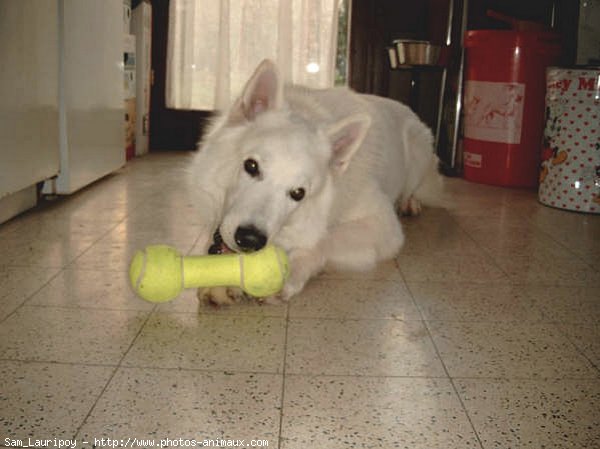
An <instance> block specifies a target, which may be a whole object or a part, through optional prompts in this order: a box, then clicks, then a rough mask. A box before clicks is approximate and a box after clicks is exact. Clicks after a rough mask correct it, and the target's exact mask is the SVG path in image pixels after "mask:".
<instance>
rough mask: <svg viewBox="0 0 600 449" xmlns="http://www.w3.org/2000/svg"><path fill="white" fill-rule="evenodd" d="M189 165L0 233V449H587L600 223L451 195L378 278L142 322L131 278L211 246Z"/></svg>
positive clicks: (123, 182)
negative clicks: (194, 443)
mask: <svg viewBox="0 0 600 449" xmlns="http://www.w3.org/2000/svg"><path fill="white" fill-rule="evenodd" d="M194 159H195V157H194V154H193V153H165V154H158V155H152V156H149V157H145V158H142V159H138V160H135V161H133V162H131V163H129V164H128V165H127V167H126V168H124V169H123V170H121V171H120V172H119V173H117V174H115V175H113V176H110V177H108V178H107V179H104V180H102V181H100V182H97V183H96V184H94V185H92V186H90V187H89V188H86V189H85V190H84V191H82V192H80V193H78V194H76V195H74V196H73V197H71V198H67V199H63V200H58V201H55V202H53V203H51V204H49V205H47V206H46V207H43V208H41V210H37V211H33V212H30V213H26V214H24V215H22V216H20V217H18V218H16V219H13V220H11V221H10V222H8V223H5V224H4V225H0V445H5V446H10V445H12V441H13V440H17V439H21V440H23V441H24V442H27V438H28V437H31V438H37V439H42V438H74V437H76V438H78V439H79V445H78V447H82V445H81V441H83V440H85V441H88V442H89V444H88V445H87V447H90V446H91V445H92V444H93V441H94V438H97V439H100V438H112V439H120V438H123V439H126V438H134V437H137V438H147V439H152V440H154V441H155V442H156V443H157V444H158V443H159V441H160V439H162V438H171V439H175V438H187V439H192V438H193V439H196V440H204V439H220V438H222V439H228V438H229V439H244V440H245V443H246V444H248V445H249V444H250V441H251V440H253V439H255V440H267V441H268V447H270V448H281V449H300V448H303V449H304V448H315V449H328V448H336V449H337V448H350V447H362V448H410V449H421V448H422V449H436V448H440V449H452V448H485V449H491V448H511V449H513V448H518V449H520V448H536V449H537V448H551V449H555V448H590V449H591V448H600V216H589V215H578V214H574V213H569V212H564V211H558V210H552V209H549V208H546V207H543V206H541V205H539V204H538V203H537V202H536V196H535V194H534V193H532V192H528V191H521V190H510V189H501V188H494V187H487V186H481V185H476V184H470V183H467V182H464V181H462V180H457V179H453V180H449V190H450V191H451V192H452V195H453V197H454V199H455V203H456V204H455V208H454V209H453V210H450V211H445V210H435V209H427V210H425V211H424V214H423V215H422V216H421V217H419V218H411V219H407V220H405V229H406V234H407V245H406V247H405V248H404V250H403V251H402V253H401V255H400V256H399V257H398V259H397V261H395V262H389V263H387V264H384V265H382V266H381V267H380V268H379V269H378V270H377V271H375V272H373V273H368V274H361V275H347V274H343V273H327V274H324V275H322V276H321V277H320V278H319V279H317V280H315V281H313V282H312V283H311V284H310V285H309V286H308V287H307V289H306V290H305V291H304V292H303V293H302V295H301V296H299V297H297V298H296V299H295V300H293V301H292V302H291V303H290V304H289V305H288V306H280V307H278V306H262V307H261V306H256V305H240V306H237V307H233V308H230V309H225V310H214V309H211V308H207V307H205V306H204V305H198V303H197V301H196V300H195V297H194V292H193V291H188V292H186V293H185V294H184V295H183V296H182V297H181V298H179V299H177V300H176V301H174V302H173V303H169V304H162V305H157V306H154V305H152V304H149V303H146V302H144V301H142V300H140V299H138V298H136V297H135V296H134V295H133V294H132V293H131V291H130V290H129V287H128V285H127V282H126V279H125V273H126V269H127V265H128V262H129V259H130V257H131V255H132V252H133V251H134V250H135V249H137V248H140V247H143V246H145V245H147V244H150V243H169V244H172V245H174V246H176V247H178V248H179V249H180V250H182V251H184V252H193V251H194V247H195V246H199V245H200V244H201V240H202V239H204V238H207V237H208V235H209V232H208V230H207V229H206V228H205V227H204V226H203V221H202V216H203V214H202V213H203V210H202V205H201V203H200V202H199V201H198V198H197V196H196V194H195V190H194V186H195V184H196V183H195V177H196V176H197V175H196V173H195V171H194ZM7 438H8V439H9V440H7ZM130 443H131V442H130ZM134 447H135V446H134ZM145 447H149V445H148V444H146V445H145ZM263 447H264V446H263Z"/></svg>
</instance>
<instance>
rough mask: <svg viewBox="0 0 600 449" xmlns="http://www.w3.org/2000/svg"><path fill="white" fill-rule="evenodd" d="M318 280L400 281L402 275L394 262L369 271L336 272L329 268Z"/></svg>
mask: <svg viewBox="0 0 600 449" xmlns="http://www.w3.org/2000/svg"><path fill="white" fill-rule="evenodd" d="M319 278H320V279H351V280H363V279H364V280H381V281H402V275H401V274H400V271H399V270H398V267H397V266H396V261H395V260H389V261H386V262H382V263H380V264H379V265H377V266H376V267H375V269H373V270H370V271H336V270H335V269H332V268H329V269H327V270H325V271H324V272H323V273H321V274H320V275H319Z"/></svg>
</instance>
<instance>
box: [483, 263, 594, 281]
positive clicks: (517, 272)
mask: <svg viewBox="0 0 600 449" xmlns="http://www.w3.org/2000/svg"><path fill="white" fill-rule="evenodd" d="M494 262H495V263H497V264H498V266H500V268H502V269H503V270H504V271H505V272H506V273H507V275H508V277H509V278H510V280H511V281H512V282H513V283H515V284H542V285H555V286H561V285H571V286H585V285H589V286H592V285H595V286H597V287H598V288H600V271H596V270H595V269H593V268H591V267H590V266H589V265H588V264H587V263H586V262H584V261H582V260H581V259H579V258H577V257H576V256H574V257H571V258H560V259H546V260H540V259H536V258H533V257H529V256H510V257H497V258H494Z"/></svg>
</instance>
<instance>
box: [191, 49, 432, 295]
mask: <svg viewBox="0 0 600 449" xmlns="http://www.w3.org/2000/svg"><path fill="white" fill-rule="evenodd" d="M432 140H433V139H432V135H431V132H430V130H429V129H428V128H427V127H426V126H425V125H424V124H423V123H422V122H421V121H419V119H418V118H417V116H416V115H415V114H414V113H413V112H412V111H411V110H410V109H409V108H408V107H406V106H404V105H402V104H400V103H397V102H395V101H392V100H389V99H385V98H381V97H376V96H371V95H360V94H357V93H354V92H352V91H350V90H348V89H345V88H333V89H323V90H316V89H309V88H305V87H299V86H287V85H286V86H284V85H283V83H282V82H281V79H280V76H279V74H278V71H277V68H276V67H275V65H274V64H273V63H272V62H271V61H268V60H265V61H263V62H262V63H261V64H260V65H259V66H258V68H257V69H256V71H255V73H254V74H253V75H252V77H251V78H250V80H249V81H248V82H247V84H246V86H245V88H244V91H243V93H242V95H241V96H240V97H239V98H238V99H237V101H236V102H235V103H234V104H233V106H232V107H231V108H230V109H229V110H228V111H226V112H225V113H224V114H223V115H222V116H221V117H220V118H219V119H217V120H216V122H215V123H214V124H213V126H212V128H211V129H210V131H209V132H208V133H207V135H206V137H205V139H204V140H203V141H202V142H201V146H200V154H199V160H198V165H199V167H200V168H201V170H202V173H201V174H200V176H201V179H200V182H201V187H202V189H203V190H204V191H206V192H208V194H209V196H210V198H211V201H212V212H213V215H212V216H211V217H210V218H211V219H212V220H213V224H214V227H215V229H219V230H220V235H221V237H220V238H219V241H218V244H219V245H221V244H222V245H225V246H226V248H227V249H228V250H231V251H236V252H239V251H254V250H257V249H260V248H261V247H263V246H264V245H265V244H266V243H273V244H275V245H279V246H280V247H282V248H283V249H284V250H285V251H286V252H287V253H288V256H289V260H290V267H291V272H290V276H289V278H288V280H287V282H286V284H285V286H284V288H283V290H282V292H281V293H280V294H279V295H277V297H276V298H270V299H271V300H288V299H289V298H291V297H292V296H294V295H295V294H297V293H298V292H300V291H301V290H302V288H303V287H304V285H305V284H306V282H307V281H308V280H309V279H310V278H311V277H312V276H314V275H315V274H317V273H319V272H320V271H321V270H322V269H323V268H325V267H334V268H337V269H350V270H369V269H372V268H373V267H375V265H376V264H377V262H378V261H381V260H384V259H390V258H393V257H394V256H395V255H396V254H397V252H398V250H399V249H400V247H401V246H402V244H403V241H404V235H403V233H402V228H401V226H400V223H399V221H398V217H397V215H396V210H395V205H399V206H400V208H401V209H402V210H403V211H404V212H409V213H413V214H414V213H418V212H419V211H420V201H423V202H426V203H438V202H439V195H440V193H441V187H442V186H441V183H442V179H441V177H440V175H439V174H438V172H437V162H438V161H437V158H436V157H435V156H434V153H433V148H432ZM221 242H222V243H221ZM213 248H214V245H213ZM198 296H199V298H201V299H203V300H208V301H210V302H212V303H213V304H228V303H232V302H234V301H236V300H237V299H239V298H240V297H242V293H241V292H240V291H239V290H237V289H225V288H209V289H201V290H199V291H198Z"/></svg>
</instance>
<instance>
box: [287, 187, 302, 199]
mask: <svg viewBox="0 0 600 449" xmlns="http://www.w3.org/2000/svg"><path fill="white" fill-rule="evenodd" d="M304 193H305V192H304V189H303V188H302V187H298V188H297V189H292V190H290V198H291V199H293V200H294V201H300V200H302V198H304Z"/></svg>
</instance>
